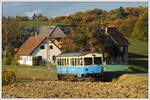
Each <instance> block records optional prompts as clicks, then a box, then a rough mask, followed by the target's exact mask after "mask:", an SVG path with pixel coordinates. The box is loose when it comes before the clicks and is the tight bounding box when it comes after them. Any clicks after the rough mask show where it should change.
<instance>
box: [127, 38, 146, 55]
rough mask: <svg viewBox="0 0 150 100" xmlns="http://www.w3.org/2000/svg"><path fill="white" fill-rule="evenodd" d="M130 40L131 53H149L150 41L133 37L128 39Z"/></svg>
mask: <svg viewBox="0 0 150 100" xmlns="http://www.w3.org/2000/svg"><path fill="white" fill-rule="evenodd" d="M128 40H129V42H130V45H129V49H128V50H129V53H136V54H139V55H146V56H147V55H148V42H144V41H140V40H135V39H133V38H129V39H128Z"/></svg>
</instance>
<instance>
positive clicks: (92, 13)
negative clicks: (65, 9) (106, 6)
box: [49, 6, 148, 41]
mask: <svg viewBox="0 0 150 100" xmlns="http://www.w3.org/2000/svg"><path fill="white" fill-rule="evenodd" d="M49 21H50V22H55V23H63V24H69V25H86V24H95V22H99V23H104V24H105V25H107V26H109V27H117V28H118V29H119V30H120V31H121V32H122V33H123V34H124V35H125V36H127V37H133V38H135V39H138V40H143V41H147V39H148V8H147V7H142V6H139V7H128V8H123V7H120V8H118V9H114V10H111V11H105V10H100V9H97V8H95V9H93V10H87V11H85V12H77V13H75V14H72V15H69V16H58V17H55V18H52V19H50V20H49Z"/></svg>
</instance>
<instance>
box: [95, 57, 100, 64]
mask: <svg viewBox="0 0 150 100" xmlns="http://www.w3.org/2000/svg"><path fill="white" fill-rule="evenodd" d="M94 64H95V65H101V64H102V58H101V57H95V58H94Z"/></svg>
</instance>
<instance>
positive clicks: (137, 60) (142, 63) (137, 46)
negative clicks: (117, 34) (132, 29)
mask: <svg viewBox="0 0 150 100" xmlns="http://www.w3.org/2000/svg"><path fill="white" fill-rule="evenodd" d="M128 40H129V42H130V45H129V65H130V67H131V70H132V71H137V72H148V43H147V42H144V41H140V40H135V39H132V38H129V39H128Z"/></svg>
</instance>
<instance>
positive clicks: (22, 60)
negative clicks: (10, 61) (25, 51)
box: [18, 56, 33, 65]
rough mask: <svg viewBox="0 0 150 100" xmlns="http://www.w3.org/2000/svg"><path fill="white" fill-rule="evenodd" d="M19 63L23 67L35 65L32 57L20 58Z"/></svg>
mask: <svg viewBox="0 0 150 100" xmlns="http://www.w3.org/2000/svg"><path fill="white" fill-rule="evenodd" d="M18 62H19V63H20V64H23V65H33V62H32V56H20V60H19V61H18Z"/></svg>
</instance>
